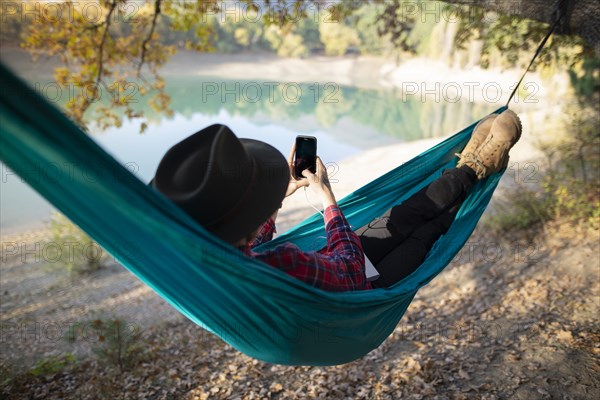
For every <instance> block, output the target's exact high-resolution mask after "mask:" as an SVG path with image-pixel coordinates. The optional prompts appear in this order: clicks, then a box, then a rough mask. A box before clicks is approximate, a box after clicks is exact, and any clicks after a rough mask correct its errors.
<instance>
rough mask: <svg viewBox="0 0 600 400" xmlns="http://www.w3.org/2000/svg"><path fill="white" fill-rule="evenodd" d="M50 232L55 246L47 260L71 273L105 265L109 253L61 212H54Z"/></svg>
mask: <svg viewBox="0 0 600 400" xmlns="http://www.w3.org/2000/svg"><path fill="white" fill-rule="evenodd" d="M49 227H50V233H51V241H52V244H53V246H51V247H50V246H49V247H48V248H49V249H53V250H54V251H52V252H49V253H51V254H48V255H47V257H46V261H47V262H48V263H49V264H50V265H51V266H52V267H56V268H65V269H67V270H68V272H69V274H73V273H74V272H77V273H82V272H88V271H95V270H97V269H99V268H101V267H103V266H104V264H105V261H106V260H107V259H108V254H107V253H106V252H105V251H104V250H102V248H101V247H100V246H99V245H98V244H97V243H96V242H94V241H93V240H92V239H91V238H90V237H89V236H88V235H86V234H85V233H84V232H83V231H82V230H81V229H79V228H78V227H77V226H75V225H74V224H73V223H72V222H71V221H69V220H68V219H67V217H65V216H64V215H62V214H60V213H54V214H52V217H51V220H50V226H49Z"/></svg>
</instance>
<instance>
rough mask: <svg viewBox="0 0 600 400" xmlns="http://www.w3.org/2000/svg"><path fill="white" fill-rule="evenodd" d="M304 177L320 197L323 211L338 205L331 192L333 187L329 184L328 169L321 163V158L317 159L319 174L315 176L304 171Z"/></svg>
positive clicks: (306, 170) (308, 171)
mask: <svg viewBox="0 0 600 400" xmlns="http://www.w3.org/2000/svg"><path fill="white" fill-rule="evenodd" d="M302 175H304V176H305V177H306V180H307V181H308V183H309V186H310V188H311V189H312V191H313V192H314V193H315V194H316V195H317V196H318V197H319V199H321V203H323V209H326V208H327V207H329V206H335V205H337V202H336V201H335V196H334V195H333V191H332V190H331V185H330V184H329V177H328V176H327V168H326V167H325V165H324V164H323V161H321V158H320V157H317V173H316V174H313V173H312V172H310V170H308V169H305V170H304V171H302Z"/></svg>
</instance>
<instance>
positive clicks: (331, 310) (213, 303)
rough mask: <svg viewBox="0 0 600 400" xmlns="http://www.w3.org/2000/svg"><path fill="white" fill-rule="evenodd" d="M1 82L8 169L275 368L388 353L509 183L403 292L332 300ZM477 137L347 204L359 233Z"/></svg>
mask: <svg viewBox="0 0 600 400" xmlns="http://www.w3.org/2000/svg"><path fill="white" fill-rule="evenodd" d="M0 76H1V82H2V89H1V91H0V135H1V137H0V138H1V141H0V158H1V160H2V161H3V162H4V163H6V164H7V165H8V166H9V167H10V168H11V169H12V170H13V171H14V172H15V173H17V174H18V175H19V176H21V177H22V178H23V179H24V180H25V181H26V182H27V183H28V184H29V185H30V186H31V187H32V188H34V189H35V190H36V191H37V192H39V193H40V194H41V195H42V196H43V197H45V198H46V199H47V200H48V201H49V202H50V203H52V204H53V205H54V206H55V207H56V208H57V209H59V210H60V211H61V212H62V213H64V214H65V215H66V216H67V217H68V218H70V219H71V220H72V221H73V222H74V223H76V224H77V225H79V226H80V227H81V228H82V229H83V230H84V231H85V232H87V233H88V234H89V235H90V236H91V237H92V238H93V239H94V240H95V241H97V242H98V243H99V244H100V245H101V246H102V247H103V248H104V249H106V250H107V251H108V252H109V253H111V254H112V255H113V256H114V257H115V258H116V259H117V260H118V261H119V262H120V263H122V264H123V265H124V266H125V267H126V268H127V269H128V270H129V271H131V272H132V273H133V274H135V275H136V276H137V277H138V278H139V279H141V280H142V281H143V282H144V283H146V284H147V285H148V286H150V287H151V288H152V289H153V290H154V291H155V292H156V293H158V294H159V295H160V296H162V297H163V298H164V299H165V300H166V301H167V302H169V303H170V304H171V305H172V306H173V307H174V308H175V309H177V310H178V311H179V312H181V313H182V314H184V315H185V316H186V317H188V318H189V319H190V320H192V321H193V322H195V323H196V324H198V325H199V326H201V327H203V328H204V329H207V330H208V331H210V332H213V333H214V334H216V335H218V336H219V337H221V338H222V339H223V340H224V341H225V342H227V343H229V344H230V345H231V346H233V347H234V348H236V349H238V350H239V351H241V352H243V353H245V354H247V355H249V356H251V357H254V358H257V359H260V360H264V361H267V362H272V363H279V364H289V365H333V364H341V363H346V362H349V361H352V360H355V359H357V358H359V357H362V356H364V355H365V354H367V353H368V352H369V351H371V350H373V349H375V348H377V347H378V346H379V345H380V344H381V343H382V342H383V341H384V340H385V339H386V338H387V337H388V335H390V333H391V332H392V331H393V330H394V328H395V327H396V325H397V324H398V322H399V321H400V318H401V317H402V315H403V314H404V312H405V311H406V309H407V307H408V305H409V304H410V302H411V300H412V299H413V297H414V296H415V294H416V292H417V290H419V288H421V287H422V286H423V285H425V284H427V283H428V282H429V281H431V279H433V278H434V277H435V276H436V275H437V274H439V273H440V272H441V271H442V270H443V269H444V267H445V266H446V265H448V264H449V263H450V261H451V260H452V258H453V257H454V256H455V255H456V254H457V253H458V252H459V250H460V249H461V247H462V246H463V245H464V243H465V242H466V241H467V239H468V238H469V236H470V235H471V233H472V231H473V229H474V228H475V226H476V224H477V221H478V220H479V218H480V216H481V214H482V213H483V211H484V210H485V208H486V205H487V204H488V202H489V200H490V198H491V196H492V193H493V192H494V189H495V188H496V186H497V184H498V181H499V179H500V177H501V173H499V174H495V175H493V176H491V177H489V178H487V179H485V180H483V181H481V182H478V183H477V184H476V186H475V188H474V190H473V191H472V192H471V194H470V195H469V196H468V198H467V199H466V201H465V202H464V203H463V205H462V207H461V209H460V211H459V213H458V215H457V218H456V220H455V222H454V223H453V224H452V226H451V228H450V230H449V231H448V232H447V234H446V235H444V236H443V237H441V238H440V239H439V240H438V241H437V242H436V244H435V245H434V247H433V249H432V250H431V251H430V253H429V255H428V257H427V259H426V260H425V261H424V262H423V264H422V265H421V266H420V267H419V268H418V269H417V270H416V271H415V272H414V273H412V274H411V275H409V276H408V277H406V278H405V279H403V280H402V281H400V282H398V283H397V284H396V285H394V286H392V287H390V288H387V289H375V290H369V291H359V292H343V293H333V292H326V291H323V290H320V289H317V288H314V287H312V286H309V285H308V284H305V283H303V282H301V281H299V280H297V279H295V278H293V277H290V276H288V275H286V274H285V273H284V272H282V271H280V270H277V269H275V268H272V267H270V266H268V265H266V264H263V263H261V262H258V261H255V260H253V259H250V258H247V257H246V256H244V255H243V254H241V253H240V252H238V251H237V250H236V249H234V248H233V247H232V246H230V245H229V244H227V243H224V242H222V241H220V240H219V239H217V238H216V237H213V236H212V235H210V234H209V233H207V232H206V231H205V230H204V229H203V228H202V227H201V226H199V225H198V224H197V223H196V222H194V221H193V220H192V219H191V218H190V217H188V216H187V215H186V214H185V213H184V212H183V211H181V210H180V209H179V208H178V207H176V206H175V205H174V204H172V203H171V202H170V201H169V200H167V199H166V198H165V197H163V196H162V195H161V194H159V193H158V192H156V191H154V190H153V189H151V188H149V187H148V186H146V185H145V184H144V183H143V182H141V181H140V180H139V179H137V178H136V177H135V176H134V175H132V174H131V173H130V172H129V171H128V170H127V169H125V168H124V167H123V166H121V165H120V164H119V163H118V162H117V161H116V160H115V159H114V158H112V157H111V156H110V155H109V154H107V153H106V152H105V151H104V150H102V148H100V147H99V146H98V145H97V144H96V143H95V142H94V141H93V140H92V139H91V138H89V137H88V136H87V135H86V134H85V133H84V132H83V131H81V130H80V129H79V128H78V127H77V126H76V125H75V124H73V123H72V122H71V121H70V120H69V119H68V118H66V117H65V116H64V115H63V114H62V113H61V111H59V110H58V109H57V108H55V107H54V106H52V105H51V104H49V103H48V102H46V101H45V100H44V99H43V98H41V97H40V96H39V95H37V94H36V93H35V92H34V91H33V90H32V89H30V88H29V87H28V86H27V85H26V84H24V83H23V82H22V81H21V80H20V79H19V78H17V77H16V76H15V75H14V74H13V73H12V72H10V71H8V70H7V69H6V68H5V67H4V66H1V65H0ZM504 109H505V107H502V108H500V109H499V110H497V111H496V112H501V111H503V110H504ZM482 117H483V116H482ZM474 126H475V123H474V124H473V125H471V126H469V127H467V128H465V129H463V130H462V131H460V132H458V133H457V134H455V135H454V136H452V137H450V138H449V139H447V140H445V141H443V142H442V143H440V144H438V145H436V146H435V147H433V148H431V149H429V150H427V151H426V152H424V153H423V154H420V155H418V156H417V157H415V158H413V159H412V160H410V161H409V162H407V163H405V164H403V165H401V166H399V167H398V168H396V169H394V170H392V171H390V172H388V173H386V174H385V175H383V176H381V177H379V178H377V179H376V180H374V181H373V182H370V183H369V184H367V185H365V186H364V187H362V188H360V189H358V190H357V191H355V192H354V193H352V194H350V195H348V196H347V197H345V198H344V199H342V200H341V201H340V202H339V204H340V206H341V208H342V210H343V212H344V214H345V215H346V216H347V218H348V220H349V222H350V224H351V225H352V226H355V227H359V226H362V225H364V224H366V223H368V222H369V221H371V220H372V219H373V218H375V217H377V216H380V215H382V214H383V213H384V212H385V210H387V209H388V208H390V207H391V206H393V205H394V204H396V203H399V202H401V201H403V200H404V199H406V198H408V197H409V196H410V195H411V194H413V193H415V192H416V191H418V190H419V189H421V188H422V187H424V186H425V185H427V184H429V183H430V182H431V181H433V180H434V179H436V178H437V177H439V176H441V172H442V170H444V169H446V168H450V167H453V166H454V165H455V163H456V157H455V156H454V153H455V152H460V150H461V149H462V148H463V147H464V146H465V145H466V143H467V141H468V140H469V138H470V136H471V133H472V130H473V128H474ZM399 129H401V127H399ZM165 150H166V149H165ZM322 235H324V226H323V221H322V217H321V216H320V215H319V214H315V215H313V216H312V217H311V218H308V219H307V220H306V221H304V222H302V223H301V224H300V225H298V226H297V227H295V228H294V229H292V230H291V231H289V232H287V233H285V234H283V235H281V236H279V237H278V238H276V239H275V240H273V241H271V242H269V243H266V244H265V245H263V246H264V248H267V247H274V246H276V245H277V244H278V243H282V242H286V241H288V242H292V243H295V244H297V245H298V246H299V247H300V248H302V249H306V250H310V249H313V248H314V247H313V246H314V245H315V243H314V239H315V238H317V237H319V236H322Z"/></svg>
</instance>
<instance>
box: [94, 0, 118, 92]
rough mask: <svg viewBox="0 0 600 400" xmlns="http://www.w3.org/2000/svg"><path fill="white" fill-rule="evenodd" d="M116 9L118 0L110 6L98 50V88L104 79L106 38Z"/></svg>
mask: <svg viewBox="0 0 600 400" xmlns="http://www.w3.org/2000/svg"><path fill="white" fill-rule="evenodd" d="M115 8H117V0H113V2H112V3H111V4H110V10H109V11H108V15H107V16H106V23H105V26H106V28H104V33H103V34H102V41H101V42H100V47H99V48H98V61H97V64H98V75H97V76H96V87H98V84H99V83H100V80H101V79H102V72H103V68H104V43H105V42H106V37H107V36H108V29H109V28H110V21H111V17H112V14H113V12H114V11H115Z"/></svg>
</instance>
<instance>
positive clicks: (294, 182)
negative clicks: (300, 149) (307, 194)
mask: <svg viewBox="0 0 600 400" xmlns="http://www.w3.org/2000/svg"><path fill="white" fill-rule="evenodd" d="M295 152H296V143H294V144H293V146H292V149H291V150H290V155H289V156H288V167H289V168H290V183H289V184H288V188H287V191H286V192H285V197H288V196H291V195H292V194H294V193H295V192H296V190H298V189H300V188H301V187H304V186H308V185H309V183H308V179H306V178H303V179H296V178H294V153H295Z"/></svg>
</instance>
